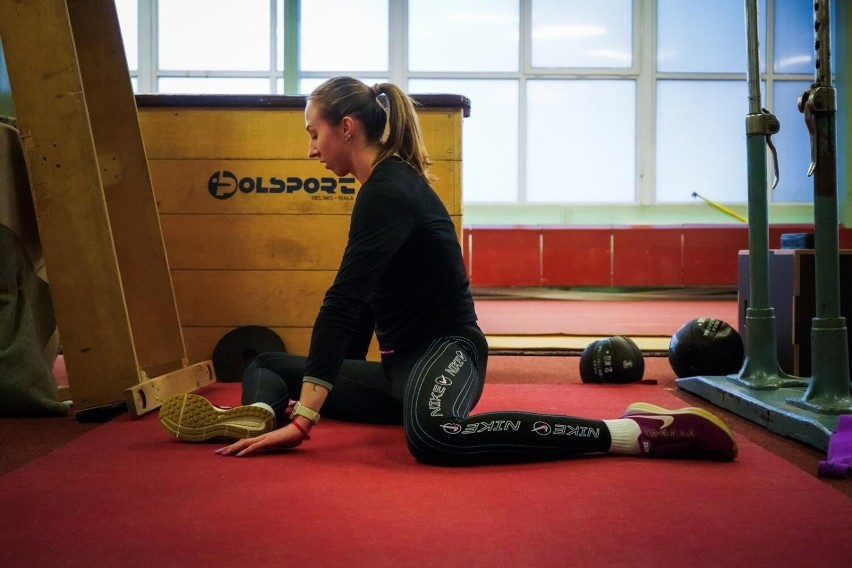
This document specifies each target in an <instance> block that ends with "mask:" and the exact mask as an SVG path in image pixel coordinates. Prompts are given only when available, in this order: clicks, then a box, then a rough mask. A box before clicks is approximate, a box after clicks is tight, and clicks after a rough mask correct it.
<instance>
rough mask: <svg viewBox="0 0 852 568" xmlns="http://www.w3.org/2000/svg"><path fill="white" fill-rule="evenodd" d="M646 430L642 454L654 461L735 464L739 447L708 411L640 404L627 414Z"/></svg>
mask: <svg viewBox="0 0 852 568" xmlns="http://www.w3.org/2000/svg"><path fill="white" fill-rule="evenodd" d="M622 418H629V419H631V420H633V421H634V422H636V423H637V424H638V425H639V427H640V428H641V429H642V433H641V434H639V450H640V452H641V453H642V456H644V457H651V458H696V459H708V460H721V461H731V460H733V459H735V458H736V457H737V443H736V442H735V441H734V437H733V435H732V434H731V431H730V430H729V429H728V427H727V426H726V425H725V423H724V422H722V420H721V419H720V418H718V417H716V416H714V415H713V414H710V413H709V412H707V411H706V410H704V409H701V408H695V407H688V408H681V409H679V410H668V409H666V408H662V407H659V406H654V405H653V404H647V403H645V402H637V403H635V404H631V405H630V406H628V407H627V410H625V411H624V414H623V415H622Z"/></svg>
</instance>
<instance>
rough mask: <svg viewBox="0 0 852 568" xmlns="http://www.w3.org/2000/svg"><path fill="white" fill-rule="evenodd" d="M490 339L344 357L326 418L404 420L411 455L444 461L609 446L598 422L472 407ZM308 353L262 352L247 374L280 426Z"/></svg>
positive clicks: (467, 337)
mask: <svg viewBox="0 0 852 568" xmlns="http://www.w3.org/2000/svg"><path fill="white" fill-rule="evenodd" d="M487 361H488V344H487V343H486V340H485V337H484V336H483V334H482V332H481V331H480V330H479V328H478V327H476V326H463V327H460V328H458V329H454V330H451V331H450V332H449V333H447V334H446V335H444V336H442V337H440V338H438V339H435V340H434V341H432V342H431V343H429V344H428V345H426V346H424V347H423V348H421V349H416V350H412V351H410V352H408V353H405V354H402V355H397V354H395V355H393V356H390V357H385V358H384V359H383V360H382V362H381V363H377V362H371V361H356V360H346V361H344V363H343V366H342V367H341V369H340V375H339V376H338V377H337V378H336V380H335V381H334V389H332V391H331V392H330V393H329V396H328V399H327V400H326V402H325V404H324V405H323V408H322V415H323V416H324V417H326V418H331V419H337V420H347V421H353V422H367V423H380V424H399V423H402V424H403V429H404V431H405V438H406V441H407V442H408V448H409V450H410V451H411V453H412V455H414V457H415V458H417V459H418V460H419V461H422V462H425V463H433V464H440V465H473V464H486V463H500V462H510V461H533V460H544V459H560V458H566V457H570V456H574V455H579V454H585V453H600V452H605V451H607V450H608V449H609V446H610V435H609V430H608V429H607V428H606V426H605V425H604V423H603V422H602V421H600V420H587V419H582V418H575V417H570V416H561V415H554V414H539V413H533V412H517V411H499V412H486V413H481V414H474V415H471V410H472V409H473V408H474V407H475V406H476V403H477V402H478V401H479V398H480V396H481V395H482V388H483V386H484V384H485V380H484V378H485V371H486V366H487ZM305 367H306V359H305V357H301V356H298V355H290V354H287V353H263V354H261V355H259V356H258V357H257V358H256V359H255V361H254V362H253V363H252V364H251V365H250V366H249V367H248V368H247V369H246V371H245V373H244V375H243V394H242V403H243V404H251V403H253V402H265V403H267V404H269V405H270V406H272V407H273V408H274V409H275V411H276V415H277V417H278V421H279V424H283V423H286V420H287V419H286V417H285V416H284V415H283V413H284V410H285V408H286V407H287V403H288V400H289V398H290V397H291V396H292V397H293V398H297V397H298V395H299V392H300V390H301V385H302V378H303V377H304V374H305Z"/></svg>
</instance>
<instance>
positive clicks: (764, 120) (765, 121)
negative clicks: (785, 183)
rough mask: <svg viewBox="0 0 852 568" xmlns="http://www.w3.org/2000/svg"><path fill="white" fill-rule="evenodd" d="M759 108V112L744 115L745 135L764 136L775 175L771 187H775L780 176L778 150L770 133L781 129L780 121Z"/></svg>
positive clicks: (775, 132)
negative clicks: (770, 153)
mask: <svg viewBox="0 0 852 568" xmlns="http://www.w3.org/2000/svg"><path fill="white" fill-rule="evenodd" d="M760 110H761V113H760V114H749V115H747V116H746V135H754V134H760V135H764V136H766V145H767V146H769V151H770V152H772V168H773V171H774V172H775V177H774V179H773V180H772V189H775V186H777V185H778V179H779V177H780V176H779V173H778V151H777V150H776V149H775V144H773V143H772V135H773V134H777V133H778V132H779V131H780V130H781V121H780V120H778V117H777V116H775V115H774V114H772V113H771V112H769V111H768V110H766V109H765V108H763V109H760Z"/></svg>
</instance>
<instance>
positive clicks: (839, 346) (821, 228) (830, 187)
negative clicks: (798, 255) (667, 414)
mask: <svg viewBox="0 0 852 568" xmlns="http://www.w3.org/2000/svg"><path fill="white" fill-rule="evenodd" d="M830 23H831V20H830V9H829V0H816V1H815V2H814V31H815V34H814V35H815V43H814V48H815V50H816V73H815V82H814V84H813V85H812V86H811V88H810V89H808V90H807V91H805V92H804V93H802V95H801V96H800V97H799V110H800V111H801V112H802V113H804V115H805V124H806V125H807V127H808V131H809V132H810V136H811V165H810V168H809V169H808V175H813V178H814V249H815V250H814V254H815V274H816V306H815V308H816V309H815V314H816V315H815V317H814V318H813V323H812V326H811V360H812V369H813V379H812V381H811V384H810V386H809V387H808V389H807V391H806V392H805V394H804V397H802V398H801V399H790V400H788V402H789V403H790V404H793V405H795V406H799V407H801V408H805V409H807V410H810V411H812V412H819V413H824V414H844V413H848V412H852V398H851V397H850V387H849V348H848V343H847V330H846V319H845V318H844V317H842V316H841V315H840V255H839V245H838V226H837V218H838V214H837V143H836V135H835V121H836V115H837V91H836V90H835V88H834V87H833V86H832V85H831V54H830V52H829V46H830V32H831V25H830Z"/></svg>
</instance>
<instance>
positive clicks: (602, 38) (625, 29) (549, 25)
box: [532, 0, 633, 67]
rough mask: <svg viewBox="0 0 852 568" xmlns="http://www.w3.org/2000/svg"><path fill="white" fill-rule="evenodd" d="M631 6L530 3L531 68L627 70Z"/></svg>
mask: <svg viewBox="0 0 852 568" xmlns="http://www.w3.org/2000/svg"><path fill="white" fill-rule="evenodd" d="M632 64H633V2H632V1H631V0H610V1H608V2H589V1H588V0H533V3H532V65H533V67H630V66H631V65H632Z"/></svg>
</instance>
